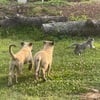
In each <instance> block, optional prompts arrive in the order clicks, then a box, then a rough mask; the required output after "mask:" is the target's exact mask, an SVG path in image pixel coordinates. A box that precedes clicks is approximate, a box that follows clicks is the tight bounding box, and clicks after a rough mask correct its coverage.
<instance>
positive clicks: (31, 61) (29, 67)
mask: <svg viewBox="0 0 100 100" xmlns="http://www.w3.org/2000/svg"><path fill="white" fill-rule="evenodd" d="M32 67H33V60H32V59H31V60H30V61H29V66H28V69H29V70H31V69H32Z"/></svg>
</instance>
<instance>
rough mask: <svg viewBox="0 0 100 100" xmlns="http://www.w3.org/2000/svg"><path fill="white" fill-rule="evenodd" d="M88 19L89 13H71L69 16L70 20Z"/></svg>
mask: <svg viewBox="0 0 100 100" xmlns="http://www.w3.org/2000/svg"><path fill="white" fill-rule="evenodd" d="M87 19H88V16H87V15H80V16H75V15H73V14H71V15H70V17H69V20H71V21H80V20H87Z"/></svg>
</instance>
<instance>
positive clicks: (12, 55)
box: [9, 44, 16, 59]
mask: <svg viewBox="0 0 100 100" xmlns="http://www.w3.org/2000/svg"><path fill="white" fill-rule="evenodd" d="M12 47H16V45H14V44H11V45H9V53H10V55H11V57H12V58H13V59H16V58H15V56H14V53H13V51H12Z"/></svg>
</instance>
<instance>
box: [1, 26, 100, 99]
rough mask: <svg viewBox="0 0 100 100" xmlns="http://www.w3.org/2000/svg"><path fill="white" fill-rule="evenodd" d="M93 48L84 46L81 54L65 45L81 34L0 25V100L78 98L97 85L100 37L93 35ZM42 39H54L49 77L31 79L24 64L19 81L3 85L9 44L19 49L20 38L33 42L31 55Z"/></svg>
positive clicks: (99, 79)
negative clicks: (58, 33)
mask: <svg viewBox="0 0 100 100" xmlns="http://www.w3.org/2000/svg"><path fill="white" fill-rule="evenodd" d="M94 39H95V46H96V49H94V50H90V49H87V50H86V51H85V52H84V53H83V54H82V55H81V56H77V55H75V54H74V53H73V49H71V48H69V49H68V48H67V46H69V45H70V44H72V43H75V42H77V41H78V42H82V41H84V40H86V38H85V37H72V38H71V37H65V36H59V37H58V36H50V35H45V34H43V33H42V32H41V30H38V29H34V28H32V27H18V28H14V29H10V28H9V29H7V30H4V29H1V28H0V100H18V99H19V100H57V99H58V100H67V99H68V100H79V95H80V94H81V93H85V92H87V91H89V89H91V88H96V89H100V86H99V85H100V39H99V37H94ZM43 40H54V41H55V49H54V59H53V65H52V70H51V77H52V79H51V80H50V79H48V81H47V82H44V83H41V82H39V83H38V84H35V83H34V78H33V73H32V72H29V71H28V69H27V66H26V65H25V67H24V70H23V72H24V73H23V75H22V76H20V77H19V83H18V84H14V85H13V86H12V87H7V75H8V68H9V61H10V55H9V52H8V46H9V44H16V45H17V47H16V48H14V52H16V51H18V50H19V47H20V42H21V41H31V42H33V55H34V54H35V53H36V52H37V51H38V50H40V49H41V48H42V46H43V43H42V42H43Z"/></svg>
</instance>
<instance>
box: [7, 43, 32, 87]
mask: <svg viewBox="0 0 100 100" xmlns="http://www.w3.org/2000/svg"><path fill="white" fill-rule="evenodd" d="M21 46H22V47H21V50H20V51H19V52H17V53H16V54H14V53H13V51H12V47H16V45H10V46H9V53H10V55H11V57H12V59H11V63H10V66H9V76H8V86H11V85H12V80H13V78H14V77H15V79H16V83H18V81H17V77H18V75H20V74H21V73H22V68H23V64H25V63H29V69H31V68H32V66H33V63H32V60H33V58H32V52H31V51H32V43H28V42H21Z"/></svg>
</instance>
